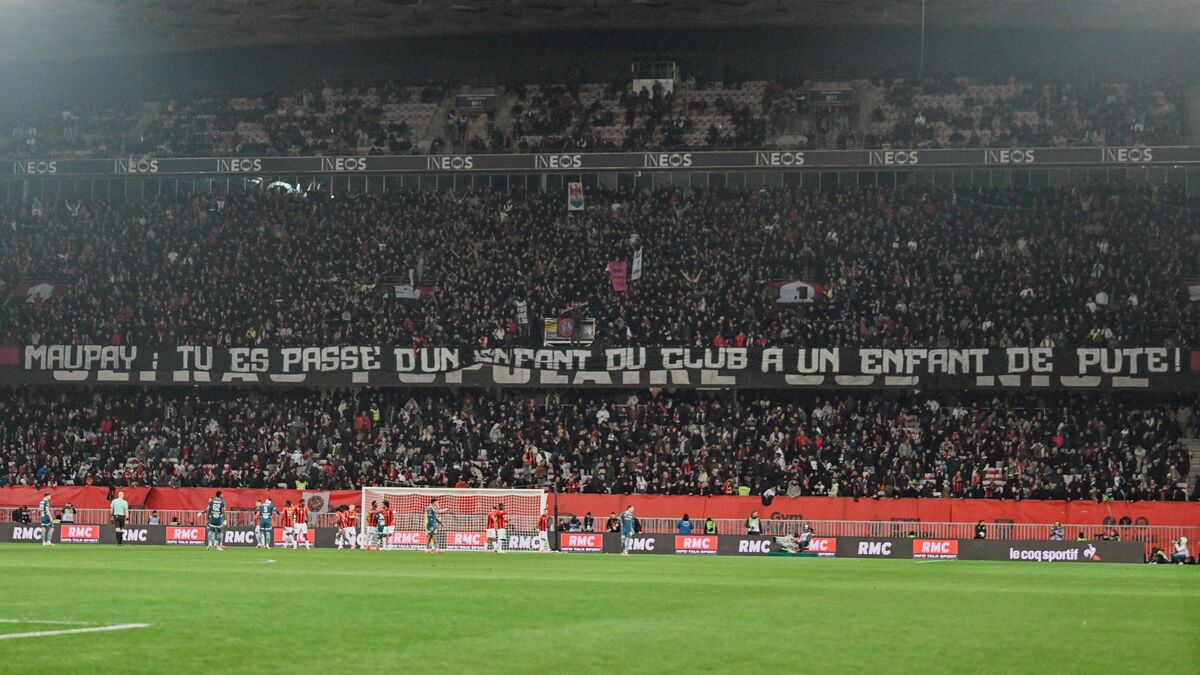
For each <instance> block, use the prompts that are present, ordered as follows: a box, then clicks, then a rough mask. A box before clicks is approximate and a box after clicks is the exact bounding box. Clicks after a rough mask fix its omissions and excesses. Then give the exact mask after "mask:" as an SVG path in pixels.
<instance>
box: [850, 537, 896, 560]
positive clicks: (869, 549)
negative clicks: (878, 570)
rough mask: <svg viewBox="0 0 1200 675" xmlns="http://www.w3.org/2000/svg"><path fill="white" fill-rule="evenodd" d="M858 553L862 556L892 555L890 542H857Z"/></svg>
mask: <svg viewBox="0 0 1200 675" xmlns="http://www.w3.org/2000/svg"><path fill="white" fill-rule="evenodd" d="M858 554H859V555H863V556H880V557H890V556H891V555H892V542H890V541H860V542H858Z"/></svg>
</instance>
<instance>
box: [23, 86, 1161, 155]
mask: <svg viewBox="0 0 1200 675" xmlns="http://www.w3.org/2000/svg"><path fill="white" fill-rule="evenodd" d="M467 89H469V88H467ZM830 91H833V92H839V99H840V104H839V105H837V106H832V107H831V106H829V105H827V102H824V101H823V100H822V98H821V97H822V95H823V94H825V93H827V92H830ZM1181 91H1182V87H1180V86H1178V85H1176V84H1175V83H1172V82H1163V83H1133V84H1126V83H1099V82H1096V83H1088V84H1076V83H1071V84H1060V83H1035V82H1027V81H1020V80H1017V79H1009V80H1006V81H1002V82H987V81H982V80H972V79H969V78H944V79H928V80H926V81H925V82H924V83H923V86H922V83H919V82H913V81H908V80H899V79H896V80H884V79H875V80H868V79H821V80H815V79H814V80H809V81H806V82H804V83H802V84H798V85H790V86H789V85H784V84H782V83H778V82H768V81H764V80H753V81H746V82H740V83H733V82H707V81H702V80H700V81H698V80H697V79H696V78H690V79H687V80H683V81H680V82H678V83H677V85H676V86H675V88H674V89H673V90H672V91H664V90H663V89H662V88H661V87H657V88H653V89H645V88H643V89H639V90H636V91H635V90H634V88H633V85H632V83H631V82H629V81H628V80H623V81H622V80H617V81H613V82H609V83H585V82H558V83H541V84H532V83H529V84H515V83H514V84H510V85H508V86H507V87H504V88H502V91H501V93H500V95H499V96H498V97H497V101H498V105H497V107H496V109H494V110H489V111H486V112H484V113H482V114H472V115H470V116H469V117H468V116H467V115H465V114H463V113H461V112H459V113H457V114H456V111H455V109H454V98H455V94H454V88H453V87H449V86H443V85H429V86H424V87H410V86H401V85H396V84H392V83H380V84H376V85H362V86H355V87H340V88H337V87H331V86H328V85H314V86H312V87H310V88H308V89H303V90H300V91H294V92H288V93H285V94H272V93H249V92H242V93H232V92H231V93H227V94H221V95H200V94H196V95H177V96H165V97H162V98H159V99H156V100H150V101H144V102H140V103H136V104H133V103H126V104H122V105H120V106H104V105H100V104H97V103H95V102H80V103H67V104H61V105H59V106H56V107H45V108H42V109H40V110H31V111H24V112H22V113H20V114H15V115H13V114H10V115H8V116H2V115H0V155H3V156H8V157H36V158H46V157H60V158H63V157H67V158H89V157H123V156H143V155H151V156H155V157H186V156H288V155H313V154H324V155H338V156H342V155H379V154H405V153H409V152H414V151H421V152H426V151H431V152H439V151H454V150H456V151H459V152H472V153H482V152H533V151H551V150H571V151H573V152H585V151H592V150H606V149H618V148H620V149H660V148H696V149H698V148H752V149H757V148H764V147H767V148H770V147H786V148H792V149H835V148H843V149H845V148H871V149H877V148H899V147H904V148H952V147H1053V146H1105V145H1109V146H1115V145H1123V146H1130V145H1177V144H1179V143H1180V142H1181V140H1182V138H1183V130H1182V118H1183V115H1182V113H1181V103H1180V101H1181V98H1182V94H1181ZM443 111H444V112H443ZM447 113H449V114H448V117H447V119H445V120H443V119H442V118H441V117H440V115H442V114H447ZM476 120H479V121H478V122H477V121H476Z"/></svg>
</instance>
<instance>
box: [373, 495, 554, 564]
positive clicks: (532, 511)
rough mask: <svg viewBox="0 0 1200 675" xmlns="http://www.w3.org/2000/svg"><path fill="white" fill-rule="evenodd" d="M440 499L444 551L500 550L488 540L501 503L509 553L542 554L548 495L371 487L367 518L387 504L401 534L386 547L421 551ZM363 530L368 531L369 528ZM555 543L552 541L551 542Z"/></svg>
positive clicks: (440, 534) (439, 535) (439, 531)
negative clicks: (541, 521)
mask: <svg viewBox="0 0 1200 675" xmlns="http://www.w3.org/2000/svg"><path fill="white" fill-rule="evenodd" d="M434 497H436V498H437V500H438V508H439V511H440V514H439V519H440V521H441V524H440V525H439V526H438V529H437V533H436V535H435V536H436V537H437V546H438V548H444V549H449V550H452V551H483V550H487V549H488V548H490V547H492V546H494V544H492V543H491V542H489V541H488V539H487V515H488V512H490V511H491V510H492V509H494V508H496V505H497V504H504V509H505V510H506V511H508V526H507V528H506V529H507V535H508V536H507V537H506V541H505V542H504V543H503V548H504V550H506V551H536V550H538V549H539V548H540V544H541V542H540V539H539V537H538V528H537V526H538V518H539V517H540V516H541V515H542V513H543V512H544V511H545V509H546V492H545V491H544V490H490V489H478V490H475V489H455V488H405V487H365V488H363V489H362V513H363V514H366V513H369V512H370V509H371V502H378V503H379V506H380V507H382V505H383V502H384V501H385V500H386V501H387V502H388V505H389V507H390V508H391V511H392V517H393V520H394V522H395V530H394V532H392V534H391V535H390V536H388V537H387V540H386V542H385V546H386V547H387V548H392V549H407V550H418V549H423V548H425V547H426V544H427V542H426V536H425V509H426V507H428V506H429V503H430V501H431V500H432V499H433V498H434ZM363 531H364V532H366V531H367V526H366V525H365V524H364V527H363ZM546 543H547V544H549V542H546Z"/></svg>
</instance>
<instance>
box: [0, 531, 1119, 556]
mask: <svg viewBox="0 0 1200 675" xmlns="http://www.w3.org/2000/svg"><path fill="white" fill-rule="evenodd" d="M54 527H55V532H54V536H53V541H54V542H56V543H62V544H115V543H116V541H117V540H116V531H115V530H114V528H113V527H112V526H111V525H71V524H62V525H56V526H54ZM205 536H206V533H205V529H204V528H203V527H191V526H172V525H143V526H135V527H129V528H127V529H126V531H125V543H127V544H158V545H167V546H203V545H205ZM255 537H256V533H255V531H254V530H252V529H249V528H228V529H226V530H225V531H224V534H223V540H224V541H223V543H224V545H226V546H253V545H255V543H256V541H255ZM273 537H274V544H275V545H281V544H282V543H283V530H282V529H281V528H275V529H274V530H273ZM41 538H42V528H41V526H39V525H27V524H19V523H0V542H30V543H34V542H39V541H41ZM308 538H309V542H310V543H311V544H313V545H314V546H316V547H318V548H331V547H333V546H335V532H334V530H333V529H332V528H315V529H313V530H310V531H309V533H308ZM557 543H558V549H559V550H560V551H563V552H566V553H619V552H620V551H621V547H622V546H621V538H620V536H619V535H616V534H611V533H598V532H597V533H592V532H563V533H559V534H558V542H557ZM389 544H390V545H391V546H392V547H394V548H396V549H400V550H404V549H410V550H415V549H422V548H425V545H426V538H425V533H424V532H406V531H401V532H396V533H394V534H393V535H391V539H390V540H389ZM439 544H441V545H442V546H443V547H444V548H447V549H450V550H460V551H470V550H476V551H482V550H485V549H486V548H487V538H486V535H485V533H483V532H456V531H451V532H445V533H444V540H443V541H441V542H439ZM540 547H541V542H540V540H539V538H538V537H537V536H536V535H533V534H514V535H510V536H509V537H508V540H507V542H506V548H507V549H509V550H518V551H536V550H538V549H539V548H540ZM629 551H630V553H631V554H678V555H758V556H766V555H770V554H772V553H776V554H778V553H780V552H781V550H780V547H779V546H778V545H777V544H775V543H774V539H773V538H772V537H759V536H729V535H699V534H687V535H684V534H638V535H635V536H634V537H633V538H632V540H631V541H630V542H629ZM805 554H807V555H808V556H810V557H829V558H832V557H838V558H893V559H916V560H1012V561H1025V562H1078V563H1096V562H1108V563H1112V562H1119V563H1140V562H1143V549H1142V544H1141V543H1140V542H1121V541H1036V540H1002V539H907V538H904V539H884V538H860V537H814V538H813V539H812V540H811V541H810V542H809V546H808V548H807V550H806V551H805Z"/></svg>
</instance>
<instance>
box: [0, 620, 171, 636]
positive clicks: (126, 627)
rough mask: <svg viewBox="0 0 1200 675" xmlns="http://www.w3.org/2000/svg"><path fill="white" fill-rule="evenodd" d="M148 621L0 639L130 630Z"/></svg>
mask: <svg viewBox="0 0 1200 675" xmlns="http://www.w3.org/2000/svg"><path fill="white" fill-rule="evenodd" d="M149 626H150V624H148V623H117V624H113V625H111V626H90V627H88V628H68V629H66V630H39V631H35V632H33V633H0V640H15V639H16V638H33V637H50V636H53V635H74V634H76V633H104V632H107V631H114V630H130V629H131V628H147V627H149Z"/></svg>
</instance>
